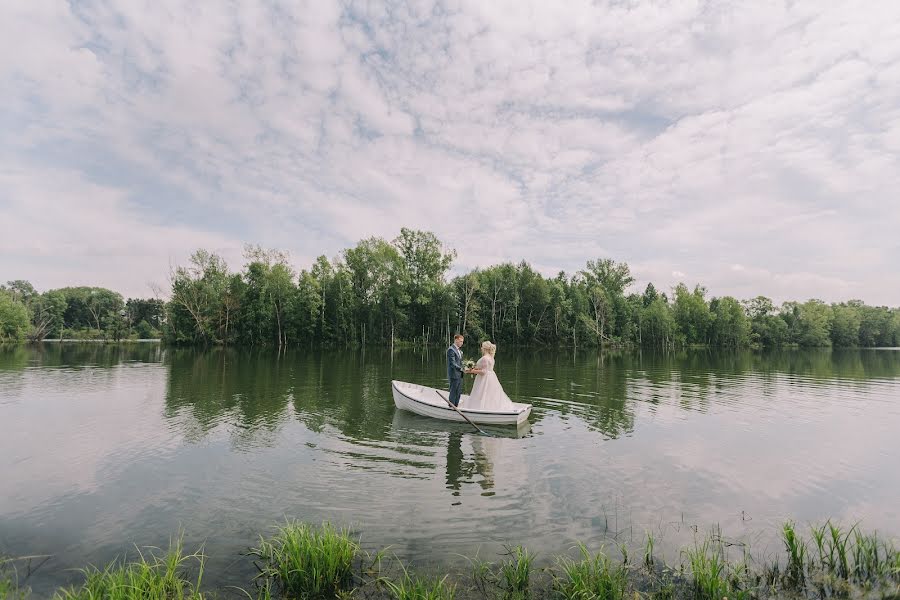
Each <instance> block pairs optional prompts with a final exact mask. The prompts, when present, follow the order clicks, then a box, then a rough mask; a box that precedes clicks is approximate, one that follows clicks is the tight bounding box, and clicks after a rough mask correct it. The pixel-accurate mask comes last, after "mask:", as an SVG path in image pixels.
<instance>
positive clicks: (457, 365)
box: [447, 334, 515, 412]
mask: <svg viewBox="0 0 900 600" xmlns="http://www.w3.org/2000/svg"><path fill="white" fill-rule="evenodd" d="M464 340H465V338H463V336H462V335H459V334H457V335H456V336H455V337H454V338H453V345H452V346H450V347H449V348H447V378H448V379H449V380H450V402H452V403H453V406H459V399H460V396H461V395H462V382H463V374H466V373H468V374H470V375H475V383H473V384H472V393H471V394H469V397H468V398H467V399H466V400H465V402H464V403H463V405H462V407H461V408H466V409H469V410H488V411H498V412H499V411H512V410H515V407H514V406H513V403H512V400H510V399H509V396H507V395H506V392H504V391H503V386H502V385H500V380H499V379H497V374H496V373H494V354H495V353H496V352H497V346H495V345H494V344H492V343H491V342H482V344H481V355H482V356H481V358H480V359H478V362H477V363H475V368H473V369H465V368H463V358H462V350H461V348H462V345H463V341H464Z"/></svg>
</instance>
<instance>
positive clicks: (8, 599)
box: [0, 290, 28, 600]
mask: <svg viewBox="0 0 900 600" xmlns="http://www.w3.org/2000/svg"><path fill="white" fill-rule="evenodd" d="M3 293H4V292H3V290H0V296H2V295H3ZM27 597H28V589H26V588H22V587H20V586H19V581H18V573H17V572H16V570H15V569H14V568H13V567H12V560H10V559H8V558H3V556H2V555H0V600H25V598H27Z"/></svg>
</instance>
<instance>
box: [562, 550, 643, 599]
mask: <svg viewBox="0 0 900 600" xmlns="http://www.w3.org/2000/svg"><path fill="white" fill-rule="evenodd" d="M579 549H580V551H581V560H573V559H571V558H568V557H565V558H562V559H560V561H559V567H560V570H561V574H559V575H556V576H555V577H554V582H553V589H554V591H555V592H556V594H557V595H558V596H559V597H560V598H563V599H564V600H622V599H623V598H624V597H625V594H626V592H627V591H628V571H627V569H626V568H625V566H624V565H621V564H613V562H612V561H611V560H610V559H609V557H608V556H606V554H605V553H604V552H603V551H602V550H601V551H600V552H598V553H597V554H595V555H594V556H591V554H590V552H588V549H587V548H586V547H585V546H584V545H583V544H581V545H579Z"/></svg>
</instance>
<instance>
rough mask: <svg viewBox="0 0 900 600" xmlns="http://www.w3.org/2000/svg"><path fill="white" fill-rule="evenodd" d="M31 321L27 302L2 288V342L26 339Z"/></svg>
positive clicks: (0, 340)
mask: <svg viewBox="0 0 900 600" xmlns="http://www.w3.org/2000/svg"><path fill="white" fill-rule="evenodd" d="M29 321H30V316H29V314H28V308H27V307H26V306H25V303H24V302H21V301H20V300H17V299H16V297H14V296H13V295H12V294H11V293H9V292H7V291H6V290H0V342H15V341H20V340H23V339H25V336H26V335H27V334H28V329H29V327H30V323H29Z"/></svg>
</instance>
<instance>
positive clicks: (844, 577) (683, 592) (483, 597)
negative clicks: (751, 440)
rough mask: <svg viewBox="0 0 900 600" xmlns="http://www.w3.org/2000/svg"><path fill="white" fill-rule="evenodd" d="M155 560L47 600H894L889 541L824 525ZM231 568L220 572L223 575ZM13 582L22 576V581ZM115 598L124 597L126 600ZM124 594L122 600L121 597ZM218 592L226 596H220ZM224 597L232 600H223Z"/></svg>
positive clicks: (897, 557)
mask: <svg viewBox="0 0 900 600" xmlns="http://www.w3.org/2000/svg"><path fill="white" fill-rule="evenodd" d="M170 539H171V541H170V546H169V549H168V550H167V551H163V550H162V549H159V548H154V547H136V549H137V551H138V552H137V555H138V557H139V558H138V559H137V560H132V561H129V562H123V561H121V560H116V561H113V562H112V563H110V564H108V565H106V566H105V567H104V566H87V567H85V568H84V569H83V570H82V576H81V578H82V579H83V580H84V581H83V583H81V584H75V585H74V586H70V587H58V588H57V589H56V591H55V593H54V595H53V596H52V597H53V598H59V599H63V598H65V599H73V600H80V599H87V598H106V597H110V594H112V593H113V592H117V593H118V594H119V595H116V596H115V597H117V598H128V599H130V598H148V597H153V598H156V597H158V596H156V595H153V590H157V591H159V590H160V589H163V588H164V589H166V590H168V591H167V592H166V593H165V594H164V595H162V596H159V597H165V598H170V597H179V598H182V597H183V598H188V599H194V600H200V599H202V598H208V597H217V598H218V597H223V595H225V596H227V597H248V598H254V597H256V598H258V599H260V600H264V599H269V598H273V597H275V598H298V597H302V598H323V599H324V598H350V597H362V598H366V599H372V598H385V599H388V598H393V599H395V600H453V599H454V598H466V599H472V600H499V599H502V600H531V599H544V598H554V599H558V600H585V599H594V600H604V599H607V598H608V599H611V600H625V599H626V598H634V599H635V600H640V599H649V600H675V599H680V598H698V599H701V600H721V599H722V598H732V599H750V598H783V597H792V598H796V597H810V596H815V597H832V596H842V597H850V598H857V597H858V598H869V597H877V598H884V599H890V598H897V597H898V595H900V551H898V549H897V546H896V545H895V543H894V541H893V540H887V539H882V538H879V537H878V535H877V533H875V532H873V533H865V532H863V531H861V530H859V529H858V527H857V526H856V525H854V526H852V527H849V528H845V527H842V526H841V525H837V524H834V523H832V522H831V521H826V522H825V523H824V524H821V525H818V526H815V525H812V526H810V527H809V531H808V533H806V534H804V532H803V531H801V530H800V529H798V528H797V527H796V526H795V524H794V523H793V522H791V521H788V522H786V523H784V524H783V526H782V531H781V533H780V539H781V541H782V543H783V548H782V549H781V550H780V551H778V552H777V553H776V555H775V556H769V557H758V556H755V555H754V553H753V552H752V549H751V548H749V547H748V546H746V545H744V544H743V543H735V542H734V541H733V540H729V539H727V538H724V537H723V536H722V534H721V532H719V531H718V530H717V529H715V528H714V529H712V530H711V532H710V533H708V534H705V535H700V536H697V537H696V538H695V540H694V543H693V545H692V546H686V547H682V548H681V550H680V552H679V556H680V560H679V562H678V564H671V565H670V564H667V563H665V562H664V560H662V559H661V558H660V557H659V556H658V555H657V553H656V552H655V551H654V545H655V540H654V538H653V536H652V535H651V534H647V535H646V537H645V538H644V542H643V544H642V545H641V546H640V547H638V548H632V549H636V550H637V551H638V552H637V553H636V555H629V548H628V546H626V545H624V544H622V545H619V546H615V545H613V546H607V547H605V548H604V547H601V548H599V549H588V548H587V547H586V546H584V545H583V544H580V543H579V544H577V545H576V546H574V547H573V552H570V553H569V554H568V555H557V556H554V557H551V559H550V561H549V563H548V562H547V561H546V560H542V561H541V562H542V563H546V564H549V565H550V566H547V567H539V566H538V563H537V561H536V560H535V557H536V556H537V555H536V554H535V553H534V552H532V551H531V550H529V549H527V548H525V547H522V546H508V545H507V546H505V548H506V552H505V554H503V555H500V556H501V558H502V557H504V556H505V557H506V558H502V560H499V561H494V562H491V561H485V560H481V559H479V558H478V557H477V556H476V557H474V558H472V557H463V558H465V560H466V561H467V562H468V565H469V567H470V568H469V569H468V570H461V569H448V568H446V567H441V566H440V565H437V566H436V567H435V568H428V569H419V570H415V571H413V570H412V569H411V568H410V567H409V566H408V565H407V564H404V563H403V562H402V561H400V559H398V558H396V557H395V556H391V555H390V554H389V550H390V546H387V547H384V548H381V549H380V550H378V551H376V552H374V553H370V552H366V551H364V550H363V549H362V546H361V544H360V539H359V537H358V536H355V535H354V534H353V533H352V531H351V530H350V529H340V528H336V527H334V526H332V525H330V524H329V523H323V524H321V525H310V524H308V523H305V522H301V521H287V522H286V523H284V524H283V525H281V526H279V527H278V528H277V530H276V532H275V533H274V534H273V535H271V536H270V537H268V538H265V537H262V536H260V537H259V538H258V540H257V542H256V544H255V545H253V543H252V542H251V541H250V540H248V542H249V543H248V546H247V548H248V550H247V552H246V553H242V556H245V557H247V558H246V560H247V561H252V563H253V565H255V567H256V568H257V570H258V571H259V573H258V575H257V576H256V577H255V578H249V580H248V581H247V582H246V587H242V588H236V589H232V588H231V586H227V587H219V586H217V585H216V583H215V582H213V585H212V586H210V582H209V579H208V578H205V579H204V578H203V567H204V564H205V562H206V561H207V560H208V558H209V555H207V554H205V552H204V549H203V547H202V546H201V547H200V548H198V549H197V550H196V551H194V552H193V553H191V554H186V553H185V548H184V544H183V534H182V536H179V537H173V538H170ZM37 559H45V561H46V560H48V557H34V556H32V557H22V558H5V559H4V558H2V557H0V598H3V599H4V600H7V599H17V600H18V599H22V600H24V599H26V598H27V599H31V598H36V597H37V596H36V595H32V594H31V591H30V589H29V588H28V577H30V576H31V574H33V573H34V572H37V571H38V570H39V569H41V568H42V567H43V568H46V566H44V564H43V563H40V564H38V565H37V567H36V568H33V567H32V563H31V562H28V561H34V560H37ZM237 560H239V559H238V558H237V557H235V561H234V562H232V563H231V564H232V565H235V564H236V562H237ZM23 572H26V573H28V576H25V577H22V576H21V574H22V573H23ZM126 588H127V589H126ZM123 590H124V592H123ZM226 591H227V594H226V593H225V592H226ZM232 592H233V593H234V596H232Z"/></svg>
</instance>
